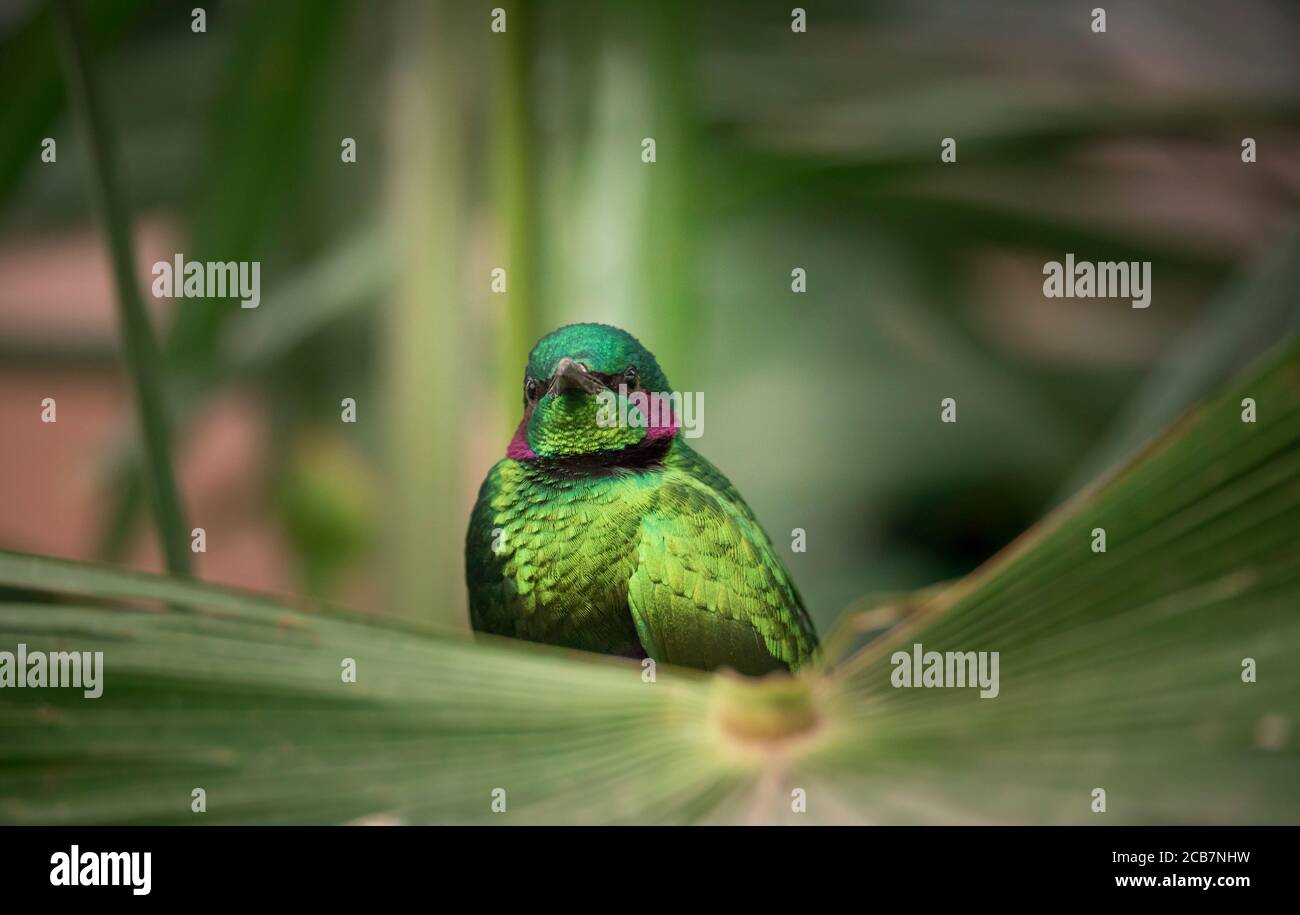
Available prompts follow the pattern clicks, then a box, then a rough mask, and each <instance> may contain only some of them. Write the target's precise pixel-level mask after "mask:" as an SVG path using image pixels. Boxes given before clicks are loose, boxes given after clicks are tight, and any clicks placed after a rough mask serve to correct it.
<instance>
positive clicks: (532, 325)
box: [491, 2, 545, 436]
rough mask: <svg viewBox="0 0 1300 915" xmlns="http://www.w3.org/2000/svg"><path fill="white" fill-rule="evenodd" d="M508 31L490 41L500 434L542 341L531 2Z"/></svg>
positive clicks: (514, 7) (515, 10)
mask: <svg viewBox="0 0 1300 915" xmlns="http://www.w3.org/2000/svg"><path fill="white" fill-rule="evenodd" d="M504 9H505V11H506V17H507V19H506V21H507V23H508V27H507V29H506V31H505V32H504V33H502V34H497V35H493V36H492V40H491V43H492V46H493V50H494V56H493V64H494V74H493V76H494V80H493V97H492V114H491V129H492V135H493V136H492V150H493V161H492V195H493V201H492V203H493V210H494V217H495V220H496V223H497V235H496V237H497V239H498V242H497V243H498V245H499V247H498V252H499V255H498V256H499V262H500V263H502V264H504V265H505V266H506V270H507V275H508V278H509V282H508V284H507V287H506V293H505V296H504V298H505V309H504V313H503V314H501V315H499V316H498V320H499V321H500V324H499V332H498V334H497V338H498V340H499V341H500V342H499V345H498V347H497V353H496V358H497V365H496V370H495V372H494V373H493V375H494V377H495V378H496V379H499V383H498V389H499V392H500V396H499V397H498V402H499V409H500V410H501V411H502V415H503V416H504V422H505V424H506V425H505V428H504V429H503V434H504V435H506V436H509V434H510V433H511V432H513V431H514V425H515V423H516V422H518V413H519V402H520V397H521V393H520V391H521V385H522V378H523V366H524V363H525V362H526V361H527V359H528V352H529V350H530V349H531V348H532V345H533V342H534V341H535V340H536V339H537V338H538V337H540V336H541V335H542V333H543V332H544V330H545V328H543V327H541V321H540V316H539V313H538V312H539V308H538V302H537V288H538V286H537V271H538V257H539V250H538V249H539V246H540V237H539V232H538V211H537V206H538V201H537V178H536V176H537V159H538V156H539V155H540V150H539V146H538V144H537V143H536V132H535V130H534V126H533V118H532V105H531V103H530V100H529V93H528V84H529V69H530V67H531V66H532V59H533V58H532V49H533V47H534V45H535V34H536V29H537V27H538V24H539V23H538V21H537V20H538V17H537V16H536V15H535V13H534V9H533V7H532V6H531V5H530V4H528V3H520V2H514V3H506V4H504Z"/></svg>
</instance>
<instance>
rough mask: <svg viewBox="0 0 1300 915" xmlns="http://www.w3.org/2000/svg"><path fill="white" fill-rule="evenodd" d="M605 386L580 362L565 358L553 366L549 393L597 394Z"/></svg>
mask: <svg viewBox="0 0 1300 915" xmlns="http://www.w3.org/2000/svg"><path fill="white" fill-rule="evenodd" d="M604 389H605V385H604V384H602V383H601V381H600V379H599V378H597V377H596V376H595V375H593V374H591V372H589V371H587V367H586V366H585V365H583V364H582V363H581V362H575V361H574V360H572V359H570V358H569V357H568V356H565V357H564V358H563V359H561V360H560V361H559V363H558V364H557V365H556V366H555V375H554V376H553V377H552V378H551V387H550V393H552V394H562V393H564V392H565V391H586V392H587V393H588V394H599V393H600V392H601V391H603V390H604Z"/></svg>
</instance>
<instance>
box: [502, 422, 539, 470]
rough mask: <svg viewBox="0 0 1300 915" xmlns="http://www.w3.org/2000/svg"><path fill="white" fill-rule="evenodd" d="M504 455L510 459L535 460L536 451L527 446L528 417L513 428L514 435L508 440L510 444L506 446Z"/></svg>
mask: <svg viewBox="0 0 1300 915" xmlns="http://www.w3.org/2000/svg"><path fill="white" fill-rule="evenodd" d="M506 457H508V458H510V460H512V461H535V460H537V453H536V452H535V451H533V449H532V448H530V447H529V446H528V418H527V417H524V421H523V422H521V423H520V424H519V428H518V429H516V430H515V437H514V438H512V439H511V440H510V445H509V446H508V447H507V448H506Z"/></svg>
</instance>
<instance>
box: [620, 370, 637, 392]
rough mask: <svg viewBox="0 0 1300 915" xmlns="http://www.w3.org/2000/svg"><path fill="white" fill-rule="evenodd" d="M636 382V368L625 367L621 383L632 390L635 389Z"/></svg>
mask: <svg viewBox="0 0 1300 915" xmlns="http://www.w3.org/2000/svg"><path fill="white" fill-rule="evenodd" d="M636 380H637V375H636V366H635V365H629V366H628V367H627V371H626V372H624V373H623V382H624V383H625V384H626V385H627V386H628V387H629V388H634V387H636Z"/></svg>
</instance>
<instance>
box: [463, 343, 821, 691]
mask: <svg viewBox="0 0 1300 915" xmlns="http://www.w3.org/2000/svg"><path fill="white" fill-rule="evenodd" d="M671 392H672V389H671V388H670V387H669V385H668V379H667V378H665V377H664V374H663V372H662V371H661V370H660V368H659V364H658V363H657V362H656V361H655V358H654V356H652V355H651V354H650V352H649V351H648V350H646V349H645V347H643V346H642V345H641V344H640V343H638V342H637V340H636V338H634V337H633V336H632V335H631V334H629V333H627V332H625V331H622V330H620V329H618V328H616V327H609V326H607V325H604V324H570V325H568V326H566V327H561V328H559V329H558V330H556V331H553V332H552V333H550V334H548V335H547V336H545V337H543V338H542V339H541V340H539V341H538V343H537V345H536V346H534V347H533V351H532V353H531V354H530V355H529V358H528V366H527V369H526V370H525V373H524V383H523V410H524V414H523V419H522V421H521V422H520V423H519V428H518V430H517V431H516V432H515V436H514V439H513V440H512V441H511V442H510V445H509V447H508V448H507V449H506V456H505V457H504V458H503V459H502V460H500V461H498V462H497V464H496V465H495V466H494V467H493V468H492V469H491V470H490V471H489V472H488V475H487V479H486V480H484V481H483V485H482V487H481V488H480V490H479V494H478V502H477V503H476V504H475V506H474V511H473V514H472V515H471V517H470V522H469V533H468V534H467V536H466V542H465V578H466V582H467V584H468V586H469V603H470V616H471V619H472V621H473V624H474V628H475V629H477V630H479V631H481V632H490V633H496V634H498V635H507V636H514V637H516V638H521V639H528V640H530V641H535V642H548V643H551V644H555V645H564V646H567V647H570V648H580V649H585V650H587V651H598V652H604V653H607V654H617V655H624V656H628V657H635V658H646V657H649V658H653V659H654V660H655V661H661V662H666V663H670V664H680V665H685V666H688V667H698V668H703V669H706V670H711V669H713V668H717V667H731V668H733V669H735V670H737V671H739V672H741V673H745V674H755V675H757V674H763V673H766V672H768V671H772V670H793V669H795V668H797V667H798V666H799V665H801V664H803V663H805V662H807V661H808V659H809V658H810V657H812V655H813V652H814V651H815V650H816V648H817V635H816V633H815V631H814V630H813V626H812V622H811V620H810V619H809V618H808V613H807V611H806V610H805V609H804V606H803V601H802V599H801V598H800V597H799V592H798V591H797V590H795V587H794V583H793V582H792V581H791V580H790V575H789V573H788V572H787V571H786V570H785V567H784V566H783V565H782V564H781V560H780V559H778V558H777V556H776V553H775V551H774V550H773V548H772V542H771V541H770V540H769V539H768V537H767V535H766V534H765V533H764V532H763V529H762V527H761V526H760V525H759V523H758V520H757V519H756V518H755V517H754V513H753V512H752V511H751V510H750V508H749V506H748V505H746V504H745V500H744V499H742V498H741V497H740V493H738V492H737V491H736V489H735V487H733V486H732V485H731V483H730V482H729V481H728V480H727V478H726V477H725V476H723V475H722V473H721V472H720V471H719V470H718V469H717V468H716V467H714V466H713V465H712V464H710V463H709V462H708V461H706V460H705V459H704V458H702V457H700V456H699V455H698V454H696V453H695V451H694V450H692V449H691V447H690V446H689V445H687V444H686V442H685V440H684V436H683V435H680V434H679V432H680V431H681V422H680V417H679V416H678V415H677V414H676V413H675V412H674V409H673V408H674V398H673V397H671V396H670V394H671ZM681 403H682V400H681V397H680V396H678V397H676V405H677V406H680V405H681ZM683 412H684V411H683Z"/></svg>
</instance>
